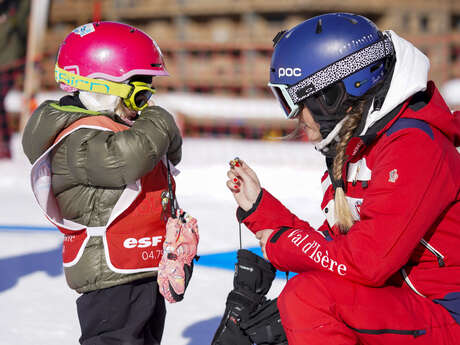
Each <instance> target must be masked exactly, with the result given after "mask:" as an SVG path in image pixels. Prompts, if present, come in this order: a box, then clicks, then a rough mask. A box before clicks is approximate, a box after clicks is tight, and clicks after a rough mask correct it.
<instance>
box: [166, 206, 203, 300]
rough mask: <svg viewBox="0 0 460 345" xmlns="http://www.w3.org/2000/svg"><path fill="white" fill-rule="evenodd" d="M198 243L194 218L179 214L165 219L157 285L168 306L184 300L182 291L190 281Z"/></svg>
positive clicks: (182, 213) (181, 212) (179, 211)
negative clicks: (164, 236)
mask: <svg viewBox="0 0 460 345" xmlns="http://www.w3.org/2000/svg"><path fill="white" fill-rule="evenodd" d="M198 242H199V234H198V224H197V221H196V219H195V218H193V217H192V216H190V215H188V214H187V213H185V212H184V211H182V210H178V211H177V217H176V218H172V217H170V218H169V219H168V222H167V224H166V238H165V241H164V243H163V257H162V259H161V261H160V265H159V268H158V285H159V288H160V293H161V294H162V295H163V297H164V298H165V299H166V300H167V301H168V302H170V303H175V302H179V301H181V300H182V299H183V298H184V293H185V289H186V288H187V285H188V283H189V281H190V279H191V277H192V273H193V259H194V258H195V257H197V256H196V252H197V247H198Z"/></svg>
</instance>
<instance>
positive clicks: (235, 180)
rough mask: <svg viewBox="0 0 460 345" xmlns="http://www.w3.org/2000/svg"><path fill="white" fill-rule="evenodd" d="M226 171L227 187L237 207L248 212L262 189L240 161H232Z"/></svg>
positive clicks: (250, 170)
mask: <svg viewBox="0 0 460 345" xmlns="http://www.w3.org/2000/svg"><path fill="white" fill-rule="evenodd" d="M233 162H234V164H230V166H231V167H230V169H229V170H228V171H227V176H228V180H227V187H228V189H230V191H231V192H232V194H233V197H234V198H235V200H236V202H237V204H238V206H240V207H241V208H242V209H243V210H245V211H249V210H250V209H251V207H252V205H254V203H255V202H256V200H257V197H258V196H259V194H260V191H261V190H262V188H261V187H260V182H259V179H258V178H257V175H256V173H255V172H254V170H252V169H251V168H250V167H249V165H247V164H246V163H245V162H244V161H242V160H241V159H238V160H234V161H233Z"/></svg>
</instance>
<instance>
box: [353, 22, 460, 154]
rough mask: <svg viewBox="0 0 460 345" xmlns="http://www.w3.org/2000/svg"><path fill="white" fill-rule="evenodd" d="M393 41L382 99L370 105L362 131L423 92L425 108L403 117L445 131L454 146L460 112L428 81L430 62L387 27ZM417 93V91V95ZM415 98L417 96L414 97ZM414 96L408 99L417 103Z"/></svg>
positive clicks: (459, 142) (458, 135) (458, 142)
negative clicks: (389, 73) (391, 70)
mask: <svg viewBox="0 0 460 345" xmlns="http://www.w3.org/2000/svg"><path fill="white" fill-rule="evenodd" d="M385 34H386V35H389V36H390V37H391V40H392V42H393V45H394V48H395V53H396V63H395V68H394V73H393V76H392V79H391V83H390V87H389V89H388V92H387V95H386V97H385V101H384V102H383V105H382V107H381V108H380V110H378V111H373V108H372V106H371V108H370V110H369V114H368V116H367V118H366V123H365V126H364V129H363V131H362V132H361V135H365V134H368V133H369V132H371V131H372V128H371V127H372V126H373V125H374V124H376V123H377V121H379V120H380V119H382V118H383V117H384V116H385V115H387V114H389V113H390V112H391V111H393V110H394V109H395V108H397V107H398V106H399V105H401V104H402V103H404V102H405V101H406V100H407V99H409V98H410V97H412V96H414V95H415V94H417V93H420V92H422V94H423V96H422V98H424V102H422V103H423V105H420V106H419V107H422V106H424V107H428V108H426V109H425V110H426V111H414V112H411V115H408V114H407V115H406V114H404V115H403V116H404V117H411V118H416V119H419V120H422V121H425V122H427V123H429V124H430V125H432V126H433V127H435V128H437V129H438V130H440V131H441V132H442V133H444V135H445V136H447V137H448V138H449V140H451V141H452V142H453V143H454V145H455V146H460V112H455V113H453V112H452V111H451V110H450V109H449V107H448V105H447V104H446V102H445V101H444V99H443V98H442V96H441V94H440V93H439V91H438V89H437V88H436V86H435V85H434V83H433V82H431V81H430V82H428V71H429V69H430V62H429V60H428V58H427V57H426V56H425V55H424V54H423V53H422V52H421V51H420V50H418V49H417V48H416V47H414V46H413V45H412V44H411V43H410V42H408V41H406V40H405V39H403V38H401V37H399V36H398V35H397V34H396V33H394V32H393V31H386V32H385ZM417 96H418V95H417ZM414 98H418V97H414ZM416 102H417V100H416V99H415V100H413V101H411V103H416Z"/></svg>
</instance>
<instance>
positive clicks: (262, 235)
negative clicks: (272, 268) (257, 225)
mask: <svg viewBox="0 0 460 345" xmlns="http://www.w3.org/2000/svg"><path fill="white" fill-rule="evenodd" d="M273 231H274V230H272V229H265V230H260V231H257V232H256V238H257V239H258V240H259V245H260V248H262V253H263V254H264V258H265V259H267V260H268V258H267V254H266V252H265V245H266V244H267V241H268V238H269V237H270V235H271V234H272V232H273Z"/></svg>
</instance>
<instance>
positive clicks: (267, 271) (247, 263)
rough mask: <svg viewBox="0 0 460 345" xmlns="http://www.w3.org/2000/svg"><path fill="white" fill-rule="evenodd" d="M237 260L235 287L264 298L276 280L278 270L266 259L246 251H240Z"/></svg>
mask: <svg viewBox="0 0 460 345" xmlns="http://www.w3.org/2000/svg"><path fill="white" fill-rule="evenodd" d="M237 258H238V261H237V262H236V264H235V278H234V279H233V287H234V288H235V289H246V290H249V291H251V292H254V293H257V294H260V295H263V296H264V295H265V294H266V293H267V292H268V290H270V287H271V285H272V282H273V279H275V274H276V268H275V267H273V265H272V264H271V263H269V262H268V261H266V260H265V259H264V258H262V257H260V256H258V255H257V254H254V253H253V252H250V251H249V250H246V249H240V250H238V253H237Z"/></svg>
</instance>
